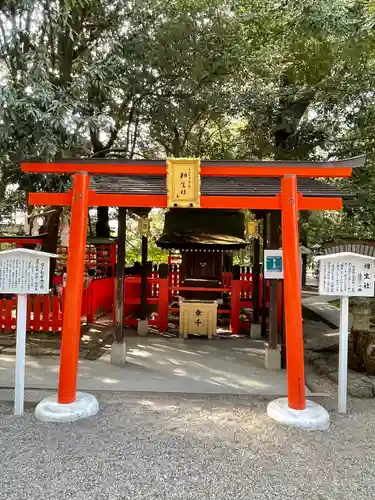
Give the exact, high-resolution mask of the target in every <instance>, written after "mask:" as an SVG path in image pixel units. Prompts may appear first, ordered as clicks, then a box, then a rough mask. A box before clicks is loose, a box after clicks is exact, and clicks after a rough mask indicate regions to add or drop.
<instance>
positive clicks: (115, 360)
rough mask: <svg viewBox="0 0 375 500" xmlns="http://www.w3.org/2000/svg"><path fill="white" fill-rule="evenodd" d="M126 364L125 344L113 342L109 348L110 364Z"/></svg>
mask: <svg viewBox="0 0 375 500" xmlns="http://www.w3.org/2000/svg"><path fill="white" fill-rule="evenodd" d="M125 363H126V342H113V344H112V346H111V364H112V365H117V366H124V364H125Z"/></svg>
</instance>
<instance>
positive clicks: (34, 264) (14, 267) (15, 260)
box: [0, 248, 57, 415]
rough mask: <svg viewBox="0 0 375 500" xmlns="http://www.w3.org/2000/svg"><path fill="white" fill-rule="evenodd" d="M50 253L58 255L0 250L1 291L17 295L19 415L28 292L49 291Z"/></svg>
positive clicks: (16, 400)
mask: <svg viewBox="0 0 375 500" xmlns="http://www.w3.org/2000/svg"><path fill="white" fill-rule="evenodd" d="M51 257H57V255H54V254H49V253H44V252H37V251H35V250H26V249H23V248H18V249H15V250H6V251H5V252H0V294H1V293H7V294H8V293H9V294H16V295H17V296H18V297H17V338H16V380H15V391H14V392H15V395H14V414H15V415H22V413H23V406H24V392H25V352H26V320H27V317H26V316H27V295H28V294H34V293H37V294H47V293H48V291H49V268H50V258H51Z"/></svg>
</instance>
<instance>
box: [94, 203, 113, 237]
mask: <svg viewBox="0 0 375 500" xmlns="http://www.w3.org/2000/svg"><path fill="white" fill-rule="evenodd" d="M97 214H98V220H97V223H96V237H97V238H109V237H110V236H111V231H110V228H109V209H108V207H98V208H97Z"/></svg>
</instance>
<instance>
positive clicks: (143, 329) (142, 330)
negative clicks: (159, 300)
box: [137, 319, 148, 337]
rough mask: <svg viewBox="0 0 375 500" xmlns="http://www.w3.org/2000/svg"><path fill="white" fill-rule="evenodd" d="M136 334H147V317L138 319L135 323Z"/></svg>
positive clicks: (145, 335) (143, 335)
mask: <svg viewBox="0 0 375 500" xmlns="http://www.w3.org/2000/svg"><path fill="white" fill-rule="evenodd" d="M137 335H139V336H140V337H147V335H148V321H147V319H139V320H138V324H137Z"/></svg>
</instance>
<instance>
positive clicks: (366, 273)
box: [316, 252, 375, 413]
mask: <svg viewBox="0 0 375 500" xmlns="http://www.w3.org/2000/svg"><path fill="white" fill-rule="evenodd" d="M316 259H317V260H318V261H320V269H319V293H320V294H321V295H336V296H339V297H340V345H339V384H338V385H339V387H338V410H339V413H346V407H347V392H348V391H347V386H348V338H349V297H373V296H374V279H375V275H374V261H375V258H374V257H369V256H368V255H361V254H357V253H351V252H342V253H335V254H327V255H320V256H319V257H317V258H316Z"/></svg>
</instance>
